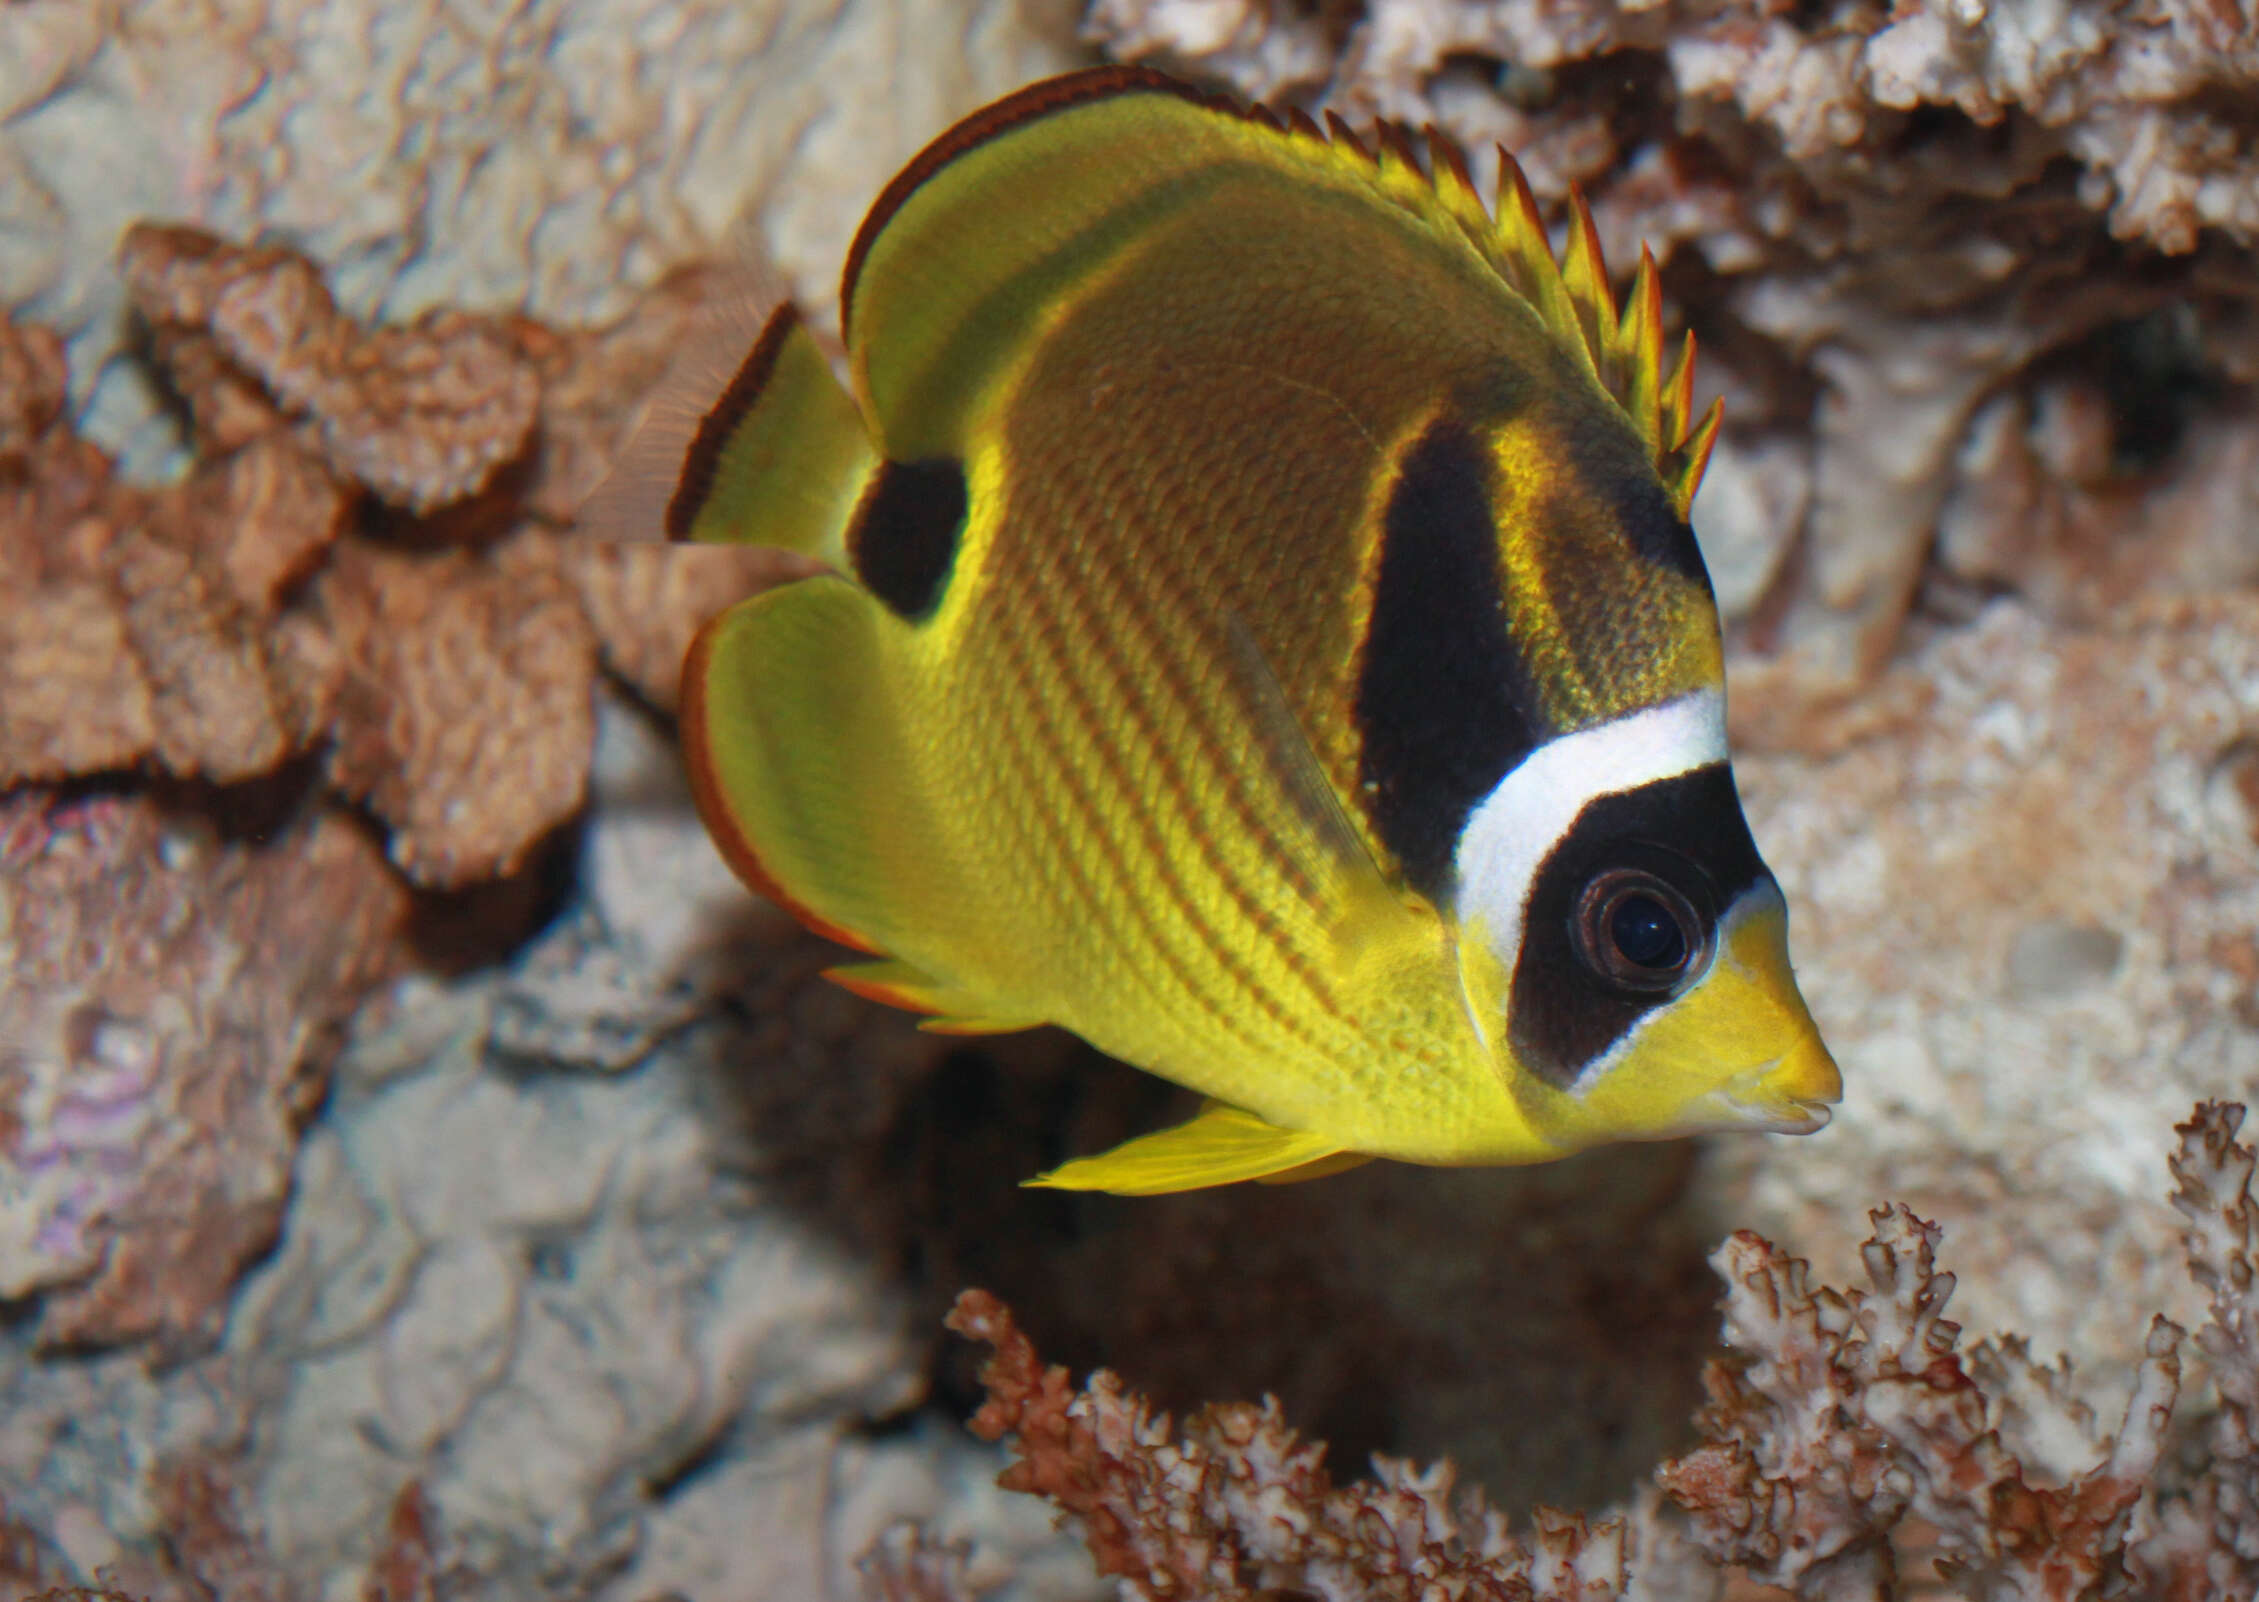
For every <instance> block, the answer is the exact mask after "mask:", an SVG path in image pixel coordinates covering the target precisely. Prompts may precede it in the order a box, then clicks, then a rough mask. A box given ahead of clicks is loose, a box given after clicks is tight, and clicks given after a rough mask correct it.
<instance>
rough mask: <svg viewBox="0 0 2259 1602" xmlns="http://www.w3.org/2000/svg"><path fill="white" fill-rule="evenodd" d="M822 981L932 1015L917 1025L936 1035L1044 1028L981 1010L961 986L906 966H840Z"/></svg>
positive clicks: (980, 1003)
mask: <svg viewBox="0 0 2259 1602" xmlns="http://www.w3.org/2000/svg"><path fill="white" fill-rule="evenodd" d="M824 977H825V978H826V979H829V980H830V981H831V982H832V983H833V984H835V985H837V986H839V987H840V989H842V990H851V991H853V992H854V993H855V994H856V995H858V996H861V997H863V998H864V999H866V1000H869V1001H877V1002H883V1003H885V1004H886V1005H887V1006H889V1007H901V1008H903V1009H905V1010H907V1011H910V1012H924V1013H931V1014H933V1016H932V1017H929V1018H927V1019H925V1020H923V1021H922V1022H921V1023H920V1024H919V1025H918V1027H919V1028H920V1029H923V1030H925V1031H927V1032H928V1033H929V1034H936V1035H1009V1034H1016V1033H1018V1032H1019V1031H1020V1030H1023V1029H1038V1028H1041V1027H1042V1026H1043V1023H1044V1020H1043V1019H1041V1018H1005V1017H997V1016H994V1015H992V1014H991V1013H990V1012H989V1011H987V1010H986V1003H985V1002H984V1001H983V999H982V998H981V997H979V996H977V995H974V994H973V993H972V992H970V991H968V990H965V989H963V988H962V987H960V986H956V985H951V984H947V983H944V982H942V981H940V980H937V979H934V978H932V977H930V976H928V975H927V974H926V973H925V972H924V971H923V970H921V969H919V968H915V967H913V966H911V965H910V964H909V963H907V962H896V961H892V960H888V961H884V962H850V963H842V964H841V965H840V966H839V967H836V968H826V969H825V970H824Z"/></svg>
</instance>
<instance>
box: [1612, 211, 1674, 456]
mask: <svg viewBox="0 0 2259 1602" xmlns="http://www.w3.org/2000/svg"><path fill="white" fill-rule="evenodd" d="M1616 349H1617V351H1618V353H1619V362H1620V365H1621V369H1622V372H1623V375H1624V388H1623V391H1622V393H1621V394H1620V395H1619V396H1618V397H1617V398H1618V399H1619V400H1621V401H1622V402H1623V403H1624V410H1626V411H1628V412H1630V413H1631V418H1632V422H1633V423H1634V424H1635V425H1636V426H1637V427H1638V429H1639V431H1640V433H1641V435H1642V436H1643V437H1644V438H1645V439H1646V440H1647V448H1648V449H1649V450H1651V451H1654V452H1656V453H1657V454H1658V456H1659V455H1660V454H1661V452H1662V450H1663V449H1664V447H1665V445H1666V443H1667V442H1666V441H1665V439H1664V436H1663V290H1662V285H1661V283H1660V282H1659V281H1658V280H1657V278H1656V275H1655V255H1654V252H1652V251H1650V250H1649V249H1647V247H1646V246H1644V245H1642V246H1641V247H1640V251H1639V271H1638V273H1637V274H1636V275H1634V277H1633V278H1632V286H1631V294H1630V295H1629V296H1627V297H1626V298H1625V301H1624V315H1623V321H1622V322H1621V323H1620V324H1619V325H1618V326H1617V330H1616Z"/></svg>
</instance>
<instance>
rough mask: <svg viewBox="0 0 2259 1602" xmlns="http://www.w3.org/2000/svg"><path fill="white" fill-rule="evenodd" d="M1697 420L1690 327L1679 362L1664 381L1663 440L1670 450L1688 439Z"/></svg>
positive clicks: (1691, 330) (1680, 346)
mask: <svg viewBox="0 0 2259 1602" xmlns="http://www.w3.org/2000/svg"><path fill="white" fill-rule="evenodd" d="M1693 424H1694V330H1693V329H1691V328H1690V329H1688V330H1687V331H1686V338H1685V340H1684V341H1682V342H1681V343H1680V345H1679V362H1678V365H1677V366H1676V367H1674V368H1672V369H1671V376H1670V378H1669V380H1668V381H1667V382H1666V383H1665V384H1664V385H1663V417H1662V428H1663V432H1662V436H1661V442H1662V445H1663V447H1664V448H1665V449H1666V450H1676V449H1677V448H1678V447H1679V446H1681V445H1683V444H1685V443H1686V436H1687V434H1688V433H1689V432H1690V431H1691V430H1692V428H1693Z"/></svg>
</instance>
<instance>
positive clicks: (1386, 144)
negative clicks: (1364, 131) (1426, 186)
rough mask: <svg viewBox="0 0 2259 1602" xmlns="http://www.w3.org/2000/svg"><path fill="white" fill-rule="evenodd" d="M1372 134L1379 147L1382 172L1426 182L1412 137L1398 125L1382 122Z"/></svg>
mask: <svg viewBox="0 0 2259 1602" xmlns="http://www.w3.org/2000/svg"><path fill="white" fill-rule="evenodd" d="M1374 134H1375V138H1376V141H1377V142H1378V143H1379V145H1380V159H1381V167H1382V170H1383V171H1391V170H1393V171H1395V172H1399V173H1404V174H1407V175H1409V176H1410V177H1413V178H1416V179H1419V180H1420V181H1421V182H1422V183H1426V182H1427V178H1426V175H1425V174H1424V173H1423V172H1422V171H1421V168H1420V153H1419V151H1418V150H1416V149H1415V148H1413V145H1412V136H1411V135H1410V134H1409V133H1407V132H1405V131H1404V128H1403V127H1402V126H1401V125H1400V124H1398V123H1393V122H1383V123H1381V124H1379V125H1378V126H1377V127H1376V128H1375V130H1374Z"/></svg>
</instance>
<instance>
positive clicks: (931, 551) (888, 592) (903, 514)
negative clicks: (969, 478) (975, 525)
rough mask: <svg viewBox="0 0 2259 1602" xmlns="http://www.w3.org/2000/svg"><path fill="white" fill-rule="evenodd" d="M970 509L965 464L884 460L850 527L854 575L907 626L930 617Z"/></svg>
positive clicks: (954, 559) (945, 460)
mask: <svg viewBox="0 0 2259 1602" xmlns="http://www.w3.org/2000/svg"><path fill="white" fill-rule="evenodd" d="M965 507H966V499H965V465H964V463H962V462H960V461H958V460H957V459H956V458H955V457H953V456H936V457H929V458H927V459H926V460H924V461H919V462H882V463H881V464H879V469H878V471H877V472H876V473H874V474H872V475H871V482H870V484H869V486H868V487H867V488H865V489H864V491H863V498H862V500H861V502H860V503H858V504H857V506H856V508H855V518H854V521H853V522H851V523H850V524H849V525H848V528H847V554H848V559H849V560H850V561H852V562H853V563H854V565H855V576H856V577H857V578H859V579H861V580H862V581H863V583H864V584H865V585H866V586H867V587H868V588H869V589H870V591H871V593H872V594H873V595H876V596H877V597H878V598H879V599H880V600H882V601H884V602H885V603H886V604H887V605H888V606H889V607H890V608H892V609H893V610H894V611H895V612H896V613H898V614H900V615H901V616H903V617H905V618H908V619H909V620H910V621H912V622H918V621H921V620H922V619H924V618H927V617H930V616H932V614H933V609H934V608H935V607H937V606H939V605H940V604H941V592H942V590H943V589H944V588H945V587H946V586H947V585H948V582H949V571H950V569H951V568H952V567H954V566H955V565H956V562H957V547H958V544H959V543H960V542H961V541H962V540H963V539H964V535H965Z"/></svg>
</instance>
